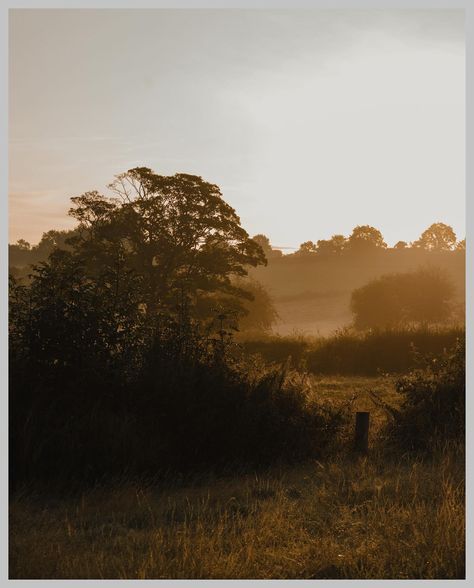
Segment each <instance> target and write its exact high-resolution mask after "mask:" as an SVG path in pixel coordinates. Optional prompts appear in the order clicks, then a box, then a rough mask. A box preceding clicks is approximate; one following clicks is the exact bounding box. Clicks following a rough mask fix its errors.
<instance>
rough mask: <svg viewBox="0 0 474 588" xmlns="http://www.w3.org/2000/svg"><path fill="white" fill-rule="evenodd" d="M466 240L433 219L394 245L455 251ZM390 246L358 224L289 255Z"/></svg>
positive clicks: (261, 240)
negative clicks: (417, 234)
mask: <svg viewBox="0 0 474 588" xmlns="http://www.w3.org/2000/svg"><path fill="white" fill-rule="evenodd" d="M253 239H254V240H255V241H256V242H257V243H258V244H259V245H260V246H261V247H262V249H263V251H264V252H265V255H266V256H267V258H268V259H272V258H278V257H281V256H282V252H281V251H279V250H278V249H273V248H272V246H271V244H270V240H269V239H268V237H266V236H265V235H261V234H259V235H255V236H254V237H253ZM465 248H466V241H465V239H462V240H460V241H458V240H457V238H456V234H455V232H454V230H453V229H452V227H450V226H449V225H446V224H444V223H433V224H432V225H431V226H429V227H428V228H427V229H426V230H425V231H423V233H422V234H421V236H420V238H419V239H417V240H415V241H413V242H412V243H407V242H406V241H398V242H397V243H396V244H395V245H394V247H393V249H396V250H402V249H422V250H425V251H453V250H465ZM386 249H389V248H388V247H387V244H386V243H385V241H384V238H383V235H382V233H381V232H380V231H379V230H378V229H376V228H374V227H371V226H369V225H359V226H357V227H355V228H354V229H353V231H352V233H351V235H349V237H345V236H344V235H333V236H332V237H331V238H330V239H320V240H318V241H317V242H316V243H314V242H313V241H305V242H304V243H301V245H300V247H299V249H298V250H297V251H295V252H294V253H293V254H291V255H290V256H288V257H292V256H298V257H301V256H309V255H319V256H337V255H343V254H346V253H356V254H357V253H359V254H363V253H368V252H371V251H382V250H386Z"/></svg>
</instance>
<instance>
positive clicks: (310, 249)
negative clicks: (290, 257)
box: [295, 241, 317, 255]
mask: <svg viewBox="0 0 474 588" xmlns="http://www.w3.org/2000/svg"><path fill="white" fill-rule="evenodd" d="M316 251H317V247H316V245H315V244H314V243H313V242H312V241H305V242H304V243H301V245H300V248H299V249H298V251H295V255H311V254H312V253H316Z"/></svg>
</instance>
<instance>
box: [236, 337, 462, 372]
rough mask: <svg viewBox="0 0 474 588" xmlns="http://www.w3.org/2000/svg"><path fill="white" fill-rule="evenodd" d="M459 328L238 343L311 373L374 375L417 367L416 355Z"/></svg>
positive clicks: (444, 344)
mask: <svg viewBox="0 0 474 588" xmlns="http://www.w3.org/2000/svg"><path fill="white" fill-rule="evenodd" d="M464 336H465V331H464V329H463V328H461V327H456V326H452V327H443V328H441V327H440V328H435V327H430V328H421V327H420V328H416V329H415V328H413V329H410V328H402V329H389V330H381V331H373V332H370V331H367V332H356V331H352V330H350V329H343V330H340V331H336V332H335V333H333V334H332V335H331V336H327V337H305V336H303V335H289V336H279V335H266V336H262V337H260V338H258V339H257V338H253V339H252V338H249V339H245V338H243V340H242V341H241V342H240V345H241V346H242V348H243V349H244V350H245V351H246V352H247V353H252V354H258V355H261V357H262V358H263V359H264V360H265V361H266V362H276V363H278V362H282V361H289V363H290V364H291V365H293V366H294V367H297V368H298V367H300V366H301V365H303V366H304V367H305V369H307V370H308V371H309V372H311V373H313V374H326V375H334V374H342V375H349V376H376V375H378V374H381V373H399V374H400V373H404V372H406V371H407V370H410V369H412V368H414V367H416V363H417V359H418V357H419V355H420V354H421V355H439V354H441V353H443V351H444V350H445V349H447V348H450V347H452V346H453V345H454V344H455V343H456V341H457V340H458V339H460V340H462V339H464Z"/></svg>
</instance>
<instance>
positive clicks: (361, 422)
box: [354, 412, 370, 453]
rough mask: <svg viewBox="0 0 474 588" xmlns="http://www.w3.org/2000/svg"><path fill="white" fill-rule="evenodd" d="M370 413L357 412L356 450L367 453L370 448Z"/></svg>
mask: <svg viewBox="0 0 474 588" xmlns="http://www.w3.org/2000/svg"><path fill="white" fill-rule="evenodd" d="M369 415H370V413H368V412H356V422H355V439H354V450H355V451H356V453H367V451H368V449H369Z"/></svg>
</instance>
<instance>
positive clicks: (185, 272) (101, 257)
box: [70, 168, 266, 315]
mask: <svg viewBox="0 0 474 588" xmlns="http://www.w3.org/2000/svg"><path fill="white" fill-rule="evenodd" d="M110 188H111V189H112V191H113V192H114V194H115V198H114V199H110V198H106V197H104V196H102V195H100V194H98V193H97V192H88V193H86V194H84V195H82V196H79V197H76V198H72V201H73V204H74V207H73V208H72V209H71V211H70V214H71V215H72V216H74V217H75V218H76V219H77V220H78V221H79V228H78V236H77V237H76V238H75V239H74V245H75V248H76V252H77V254H79V255H81V257H82V258H83V259H84V260H85V263H86V264H87V267H88V271H90V272H91V275H96V274H97V271H98V270H99V268H103V267H109V268H110V270H111V272H112V273H114V274H115V275H118V273H121V274H123V272H126V271H133V272H135V273H136V275H138V276H139V277H140V279H141V284H142V297H143V300H142V302H143V304H144V305H145V309H146V312H147V313H148V314H151V315H152V314H154V313H156V312H157V311H158V310H159V309H161V310H163V309H168V311H169V310H170V309H172V308H174V307H176V305H177V304H178V303H179V304H182V303H183V302H184V301H186V304H188V305H190V306H192V305H193V304H194V303H195V302H196V298H197V297H199V295H201V294H202V293H209V292H224V293H227V294H232V295H236V296H239V295H242V296H245V295H246V294H245V292H241V291H240V290H239V288H237V287H235V286H234V285H233V283H232V277H233V276H245V275H246V274H247V267H248V266H256V265H259V264H264V263H266V260H265V255H264V253H263V251H262V248H261V247H260V245H258V244H257V243H256V242H255V241H253V240H252V239H250V237H249V236H248V234H247V232H246V231H245V230H244V229H243V228H242V227H241V226H240V219H239V217H238V216H237V214H236V212H235V210H234V209H233V208H232V207H230V206H229V205H228V204H227V203H226V202H225V201H224V199H223V198H222V194H221V192H220V190H219V188H218V186H216V185H214V184H210V183H208V182H205V181H204V180H203V179H202V178H200V177H199V176H192V175H188V174H176V175H174V176H160V175H158V174H155V173H154V172H153V171H152V170H151V169H149V168H134V169H131V170H129V171H128V172H126V173H124V174H121V175H119V176H117V177H116V179H115V181H114V182H113V183H112V184H111V185H110Z"/></svg>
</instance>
